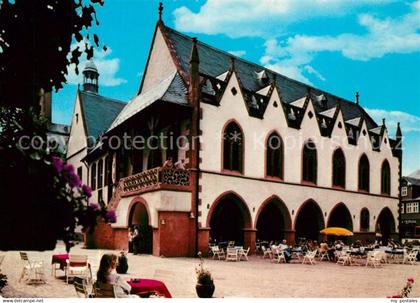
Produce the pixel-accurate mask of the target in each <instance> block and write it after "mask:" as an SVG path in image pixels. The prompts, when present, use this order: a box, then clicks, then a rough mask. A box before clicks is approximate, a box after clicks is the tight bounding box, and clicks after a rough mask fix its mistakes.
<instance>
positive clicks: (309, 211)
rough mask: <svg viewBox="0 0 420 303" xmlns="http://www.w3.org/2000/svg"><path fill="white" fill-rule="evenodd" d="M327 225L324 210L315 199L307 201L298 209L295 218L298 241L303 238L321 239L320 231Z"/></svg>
mask: <svg viewBox="0 0 420 303" xmlns="http://www.w3.org/2000/svg"><path fill="white" fill-rule="evenodd" d="M324 226H325V224H324V218H323V216H322V211H321V208H320V207H319V205H318V204H317V203H316V202H315V201H313V200H308V201H306V202H305V203H304V204H303V205H302V206H301V207H300V209H299V210H298V213H297V215H296V219H295V238H296V242H298V241H299V240H301V239H312V240H319V235H320V234H319V231H320V230H321V229H323V228H324Z"/></svg>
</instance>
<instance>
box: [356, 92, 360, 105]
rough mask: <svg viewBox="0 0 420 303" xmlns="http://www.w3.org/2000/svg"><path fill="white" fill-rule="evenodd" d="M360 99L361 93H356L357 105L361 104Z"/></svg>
mask: <svg viewBox="0 0 420 303" xmlns="http://www.w3.org/2000/svg"><path fill="white" fill-rule="evenodd" d="M359 97H360V94H359V92H356V104H359Z"/></svg>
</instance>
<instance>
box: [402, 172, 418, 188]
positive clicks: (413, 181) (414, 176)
mask: <svg viewBox="0 0 420 303" xmlns="http://www.w3.org/2000/svg"><path fill="white" fill-rule="evenodd" d="M403 179H405V180H407V181H408V182H410V183H411V184H413V185H416V186H420V169H418V170H416V171H414V172H412V173H411V174H409V175H408V176H407V177H403Z"/></svg>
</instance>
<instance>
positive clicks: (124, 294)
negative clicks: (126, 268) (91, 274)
mask: <svg viewBox="0 0 420 303" xmlns="http://www.w3.org/2000/svg"><path fill="white" fill-rule="evenodd" d="M116 267H117V256H116V255H113V254H105V255H103V256H102V258H101V262H100V265H99V269H98V272H97V274H96V279H97V281H96V283H97V286H98V287H99V288H101V284H102V283H103V284H113V285H114V286H115V295H116V296H117V298H138V296H137V295H130V291H131V286H130V285H129V284H128V283H127V282H126V281H125V280H124V279H123V278H121V277H120V276H119V275H118V274H116V273H115V272H114V271H115V268H116Z"/></svg>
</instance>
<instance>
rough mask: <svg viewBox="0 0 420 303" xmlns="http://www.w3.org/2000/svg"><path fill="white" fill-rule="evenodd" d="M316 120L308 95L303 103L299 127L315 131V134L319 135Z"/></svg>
mask: <svg viewBox="0 0 420 303" xmlns="http://www.w3.org/2000/svg"><path fill="white" fill-rule="evenodd" d="M317 120H318V119H317V113H316V112H315V108H314V104H313V101H312V99H311V98H310V97H308V98H307V99H306V101H305V104H304V114H303V116H302V122H301V123H300V128H301V129H302V130H311V131H312V133H313V134H315V133H316V134H317V135H320V134H321V132H320V128H319V124H318V121H317ZM316 130H318V131H316Z"/></svg>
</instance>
